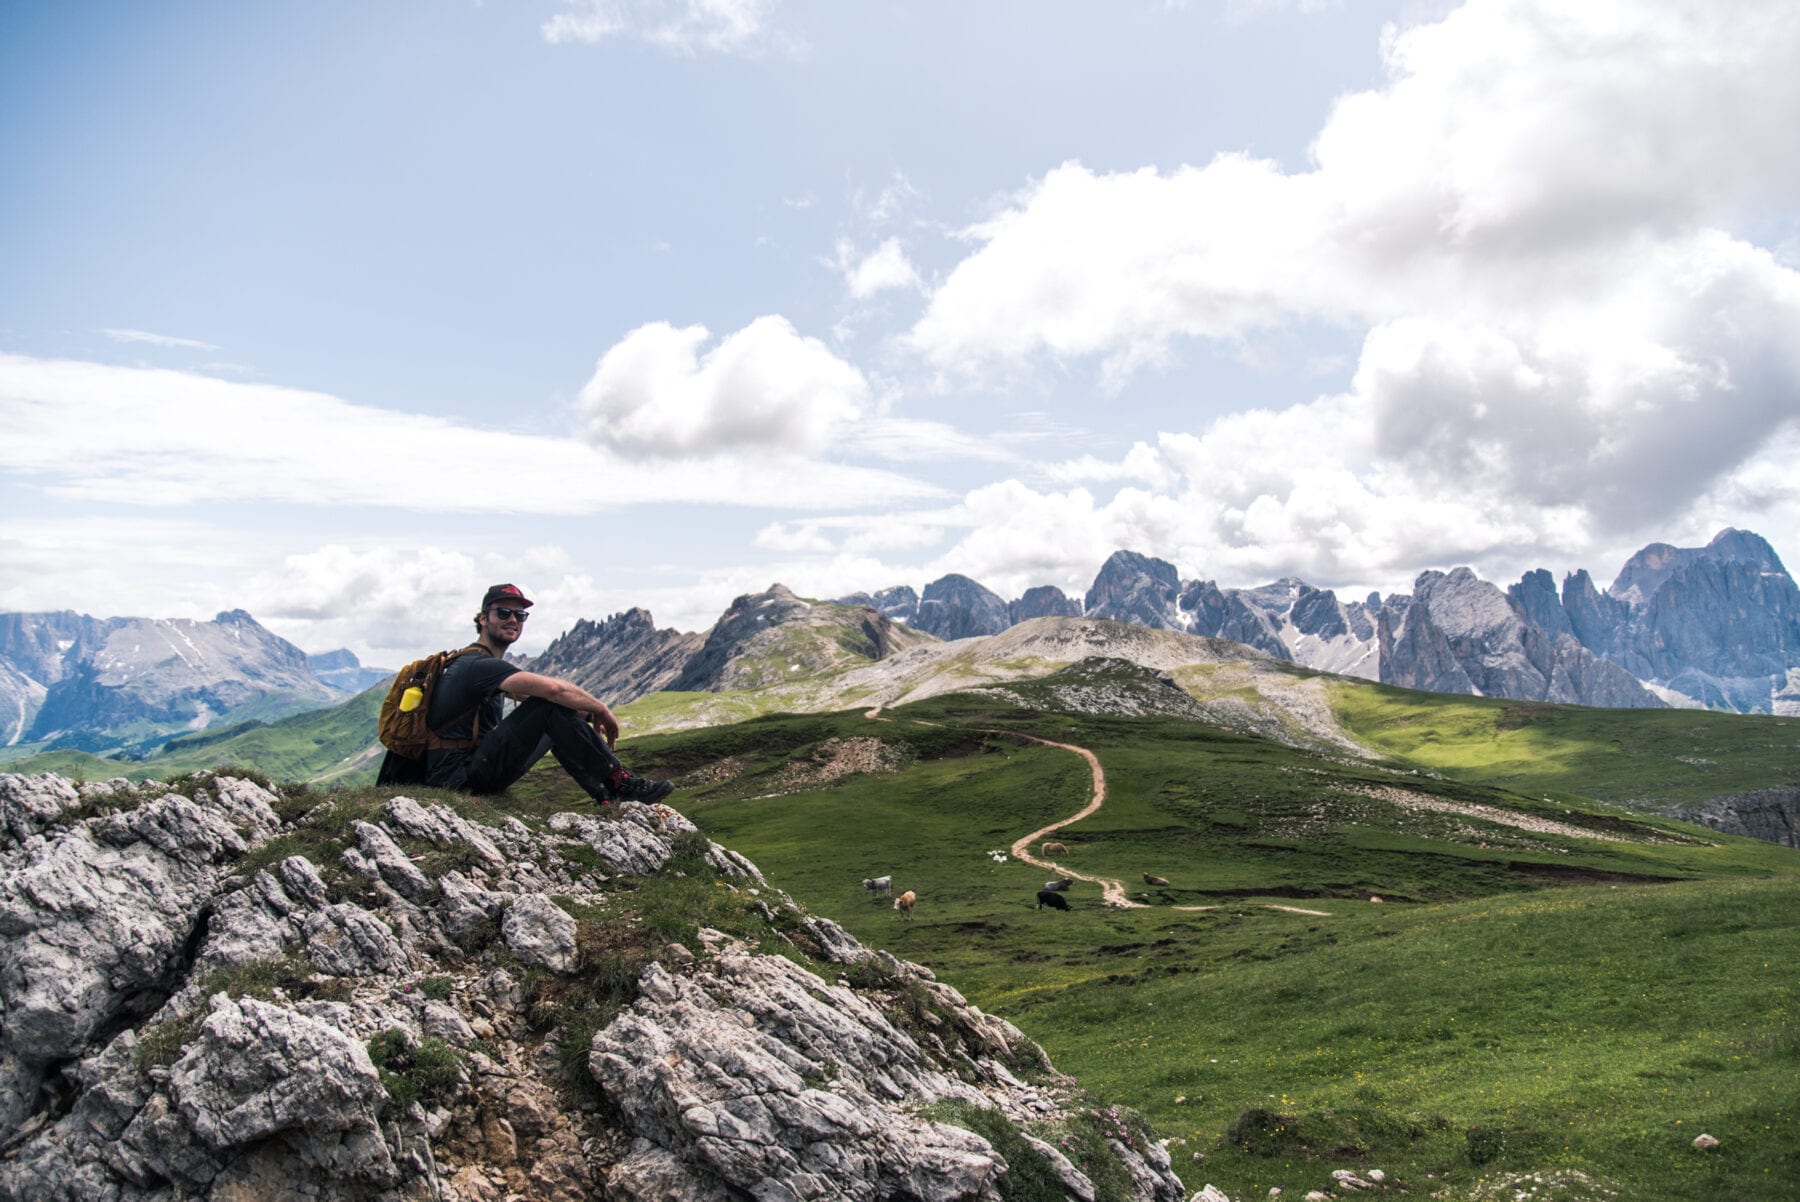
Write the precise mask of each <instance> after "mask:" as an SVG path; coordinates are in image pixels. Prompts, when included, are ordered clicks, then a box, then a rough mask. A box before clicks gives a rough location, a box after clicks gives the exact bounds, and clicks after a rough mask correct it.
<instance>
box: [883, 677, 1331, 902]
mask: <svg viewBox="0 0 1800 1202" xmlns="http://www.w3.org/2000/svg"><path fill="white" fill-rule="evenodd" d="M863 717H865V718H868V719H869V720H870V721H873V722H887V721H889V720H890V719H887V718H883V717H882V716H881V707H880V706H879V705H878V706H876V707H875V708H874V709H872V710H869V711H868V712H867V713H865V714H864V715H863ZM912 721H915V722H917V721H919V720H918V719H917V718H914V719H912ZM922 725H925V726H936V725H938V724H937V723H935V722H925V723H922ZM982 733H983V734H994V735H1012V736H1014V737H1015V738H1020V739H1029V740H1031V741H1032V742H1033V743H1042V744H1043V745H1044V746H1046V747H1055V748H1058V749H1060V750H1062V751H1072V752H1074V753H1075V754H1076V755H1078V756H1080V757H1081V758H1082V759H1084V760H1086V761H1087V762H1088V767H1089V769H1091V770H1092V771H1093V774H1094V795H1093V797H1092V798H1091V799H1090V800H1089V801H1088V803H1087V805H1085V806H1083V807H1082V809H1081V811H1080V812H1079V813H1076V814H1073V815H1071V816H1069V817H1067V818H1064V819H1061V820H1060V821H1057V822H1052V823H1051V824H1050V825H1049V826H1046V827H1042V828H1040V829H1039V830H1035V831H1032V832H1031V833H1030V834H1029V835H1026V836H1024V837H1023V838H1020V839H1015V840H1014V841H1013V845H1012V856H1013V858H1014V859H1015V860H1022V861H1024V862H1025V863H1027V864H1031V865H1033V866H1035V867H1038V868H1043V869H1046V870H1048V871H1050V872H1054V873H1057V874H1058V875H1061V876H1066V877H1073V878H1074V879H1075V880H1078V881H1087V882H1088V883H1089V884H1092V885H1098V886H1100V892H1101V895H1102V896H1103V897H1105V899H1106V904H1107V905H1109V906H1117V907H1118V908H1120V909H1122V910H1148V909H1150V908H1151V907H1150V905H1149V903H1147V902H1141V901H1133V900H1132V899H1131V897H1130V896H1128V895H1127V894H1126V892H1125V883H1124V882H1123V881H1119V880H1114V879H1113V878H1112V877H1104V876H1089V875H1088V874H1087V873H1085V872H1077V871H1076V870H1075V869H1073V868H1068V867H1065V866H1064V865H1062V864H1058V863H1057V862H1056V861H1054V860H1041V859H1039V858H1038V857H1036V856H1034V855H1032V854H1031V845H1032V844H1034V843H1036V842H1037V841H1038V840H1040V839H1042V838H1043V837H1044V836H1046V835H1051V834H1054V833H1056V832H1057V831H1059V830H1061V829H1062V828H1063V827H1065V826H1073V825H1074V824H1075V823H1077V822H1080V821H1081V820H1082V819H1083V818H1086V817H1088V816H1089V815H1091V814H1097V813H1099V812H1100V807H1101V806H1103V805H1105V804H1106V771H1105V770H1104V769H1103V768H1101V767H1100V757H1099V756H1097V755H1095V754H1094V753H1093V752H1092V751H1090V750H1088V749H1087V748H1086V747H1077V746H1076V745H1075V744H1073V743H1058V742H1056V741H1054V740H1052V739H1040V738H1038V737H1037V736H1036V735H1027V734H1020V733H1019V732H1018V731H1015V730H1006V731H1002V730H986V729H983V730H982ZM1256 904H1257V905H1259V906H1261V907H1263V908H1264V909H1266V910H1286V911H1287V912H1288V913H1290V914H1310V915H1313V916H1314V917H1317V918H1329V917H1331V911H1329V910H1306V909H1302V908H1301V907H1299V906H1283V905H1277V904H1276V903H1274V902H1257V903H1256ZM1168 908H1169V909H1171V910H1217V909H1219V908H1220V907H1219V906H1216V905H1213V906H1170V907H1168Z"/></svg>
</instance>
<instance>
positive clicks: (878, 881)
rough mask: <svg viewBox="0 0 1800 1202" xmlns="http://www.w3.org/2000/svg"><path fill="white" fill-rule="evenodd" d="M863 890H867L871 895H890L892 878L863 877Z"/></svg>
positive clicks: (892, 884)
mask: <svg viewBox="0 0 1800 1202" xmlns="http://www.w3.org/2000/svg"><path fill="white" fill-rule="evenodd" d="M863 888H864V889H867V890H868V891H869V893H870V894H871V895H873V894H880V893H889V894H891V893H893V891H894V878H893V877H891V876H872V877H864V878H863Z"/></svg>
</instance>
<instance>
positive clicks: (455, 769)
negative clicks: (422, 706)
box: [425, 651, 519, 789]
mask: <svg viewBox="0 0 1800 1202" xmlns="http://www.w3.org/2000/svg"><path fill="white" fill-rule="evenodd" d="M518 670H519V669H518V668H516V667H514V666H513V665H511V664H509V663H507V662H506V661H505V660H503V659H500V658H498V657H496V656H492V655H483V654H482V653H481V652H479V651H471V652H469V654H467V655H461V656H458V657H457V658H456V659H455V660H453V661H451V664H450V666H449V667H447V668H445V669H444V674H443V675H442V676H441V677H439V678H438V683H437V687H436V688H435V689H433V690H432V691H431V709H430V711H429V712H428V713H427V714H426V721H427V722H428V723H429V724H430V726H431V729H432V730H433V731H435V732H436V733H437V736H438V737H439V738H441V739H466V738H468V737H469V725H470V723H471V721H472V720H473V718H474V716H475V713H474V711H475V710H476V708H477V706H479V707H480V714H481V733H482V735H483V736H484V737H485V736H486V735H487V733H488V732H489V731H491V730H493V729H494V727H496V726H498V725H500V715H501V712H502V706H503V705H504V704H505V702H504V699H503V698H502V696H501V693H500V685H501V682H502V681H504V680H505V679H506V678H507V677H508V676H511V675H512V674H513V673H514V672H517V671H518ZM472 754H473V752H472V750H471V749H466V748H461V747H446V748H439V749H437V750H435V751H431V752H428V753H427V754H426V756H425V783H426V784H428V785H437V786H439V787H441V788H446V789H458V788H461V787H462V783H463V780H464V778H465V777H467V776H468V771H469V758H470V756H471V755H472Z"/></svg>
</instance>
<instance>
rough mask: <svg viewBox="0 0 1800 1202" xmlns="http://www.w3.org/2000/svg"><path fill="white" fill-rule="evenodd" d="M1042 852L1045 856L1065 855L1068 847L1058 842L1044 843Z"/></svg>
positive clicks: (1067, 852)
mask: <svg viewBox="0 0 1800 1202" xmlns="http://www.w3.org/2000/svg"><path fill="white" fill-rule="evenodd" d="M1044 854H1045V855H1047V856H1066V855H1068V854H1069V849H1068V848H1066V847H1064V846H1063V845H1062V844H1060V843H1046V844H1044Z"/></svg>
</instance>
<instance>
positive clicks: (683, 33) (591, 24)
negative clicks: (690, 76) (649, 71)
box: [541, 0, 796, 54]
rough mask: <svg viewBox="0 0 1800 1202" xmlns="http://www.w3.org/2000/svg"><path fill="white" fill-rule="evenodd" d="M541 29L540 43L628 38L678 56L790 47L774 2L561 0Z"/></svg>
mask: <svg viewBox="0 0 1800 1202" xmlns="http://www.w3.org/2000/svg"><path fill="white" fill-rule="evenodd" d="M566 6H567V7H568V8H569V9H571V10H572V11H568V12H560V13H557V14H556V15H555V16H554V17H551V18H550V19H549V20H548V21H546V22H544V24H543V26H542V27H541V29H542V32H543V35H544V40H545V41H548V42H552V43H556V42H587V43H594V42H603V41H606V40H608V39H610V38H630V39H634V40H636V41H640V42H645V43H648V44H649V45H652V46H656V47H659V48H661V49H663V50H669V51H673V52H676V53H681V54H695V53H698V52H701V51H709V52H713V53H720V54H744V53H753V52H756V51H759V50H764V49H770V48H776V49H793V48H795V47H796V43H794V42H793V41H792V40H791V39H789V38H787V37H786V36H785V35H779V34H776V33H774V32H773V31H772V30H771V29H770V26H769V18H770V17H771V16H772V15H773V13H774V10H775V4H774V0H566Z"/></svg>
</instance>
